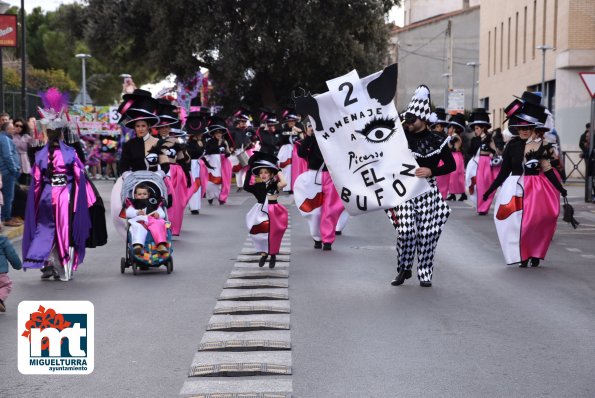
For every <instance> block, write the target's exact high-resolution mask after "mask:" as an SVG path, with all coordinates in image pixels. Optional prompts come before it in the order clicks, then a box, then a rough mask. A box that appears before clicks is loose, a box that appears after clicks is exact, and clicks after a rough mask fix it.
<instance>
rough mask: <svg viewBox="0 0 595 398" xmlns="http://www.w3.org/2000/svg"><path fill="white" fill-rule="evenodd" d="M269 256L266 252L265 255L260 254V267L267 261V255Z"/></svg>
mask: <svg viewBox="0 0 595 398" xmlns="http://www.w3.org/2000/svg"><path fill="white" fill-rule="evenodd" d="M268 256H269V255H268V254H265V255H264V256H260V260H258V266H259V267H264V263H266V262H267V257H268Z"/></svg>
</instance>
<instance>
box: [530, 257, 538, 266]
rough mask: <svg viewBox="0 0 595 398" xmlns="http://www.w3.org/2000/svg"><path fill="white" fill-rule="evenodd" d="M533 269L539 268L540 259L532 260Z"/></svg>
mask: <svg viewBox="0 0 595 398" xmlns="http://www.w3.org/2000/svg"><path fill="white" fill-rule="evenodd" d="M531 267H539V259H538V258H532V259H531Z"/></svg>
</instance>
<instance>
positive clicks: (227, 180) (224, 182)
mask: <svg viewBox="0 0 595 398" xmlns="http://www.w3.org/2000/svg"><path fill="white" fill-rule="evenodd" d="M231 168H232V167H231V161H230V160H229V158H228V157H226V156H225V155H221V193H220V194H219V200H220V201H221V202H224V203H225V202H227V197H228V196H229V191H230V190H231V174H232V172H231Z"/></svg>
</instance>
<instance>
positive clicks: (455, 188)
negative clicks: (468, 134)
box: [448, 152, 465, 194]
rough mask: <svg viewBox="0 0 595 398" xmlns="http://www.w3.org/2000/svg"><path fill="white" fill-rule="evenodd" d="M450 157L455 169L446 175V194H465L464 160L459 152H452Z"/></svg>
mask: <svg viewBox="0 0 595 398" xmlns="http://www.w3.org/2000/svg"><path fill="white" fill-rule="evenodd" d="M452 157H453V158H454V159H455V164H456V166H457V168H456V170H455V171H453V172H452V173H450V174H449V175H448V176H449V180H448V193H454V194H462V193H465V159H464V158H463V154H462V153H461V152H453V153H452Z"/></svg>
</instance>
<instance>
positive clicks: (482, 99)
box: [479, 97, 490, 112]
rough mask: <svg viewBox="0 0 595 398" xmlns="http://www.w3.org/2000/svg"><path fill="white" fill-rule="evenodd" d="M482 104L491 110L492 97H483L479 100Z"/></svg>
mask: <svg viewBox="0 0 595 398" xmlns="http://www.w3.org/2000/svg"><path fill="white" fill-rule="evenodd" d="M479 103H480V104H481V105H480V106H481V107H482V108H483V109H485V110H486V111H488V112H489V111H490V97H485V98H481V99H480V100H479Z"/></svg>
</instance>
